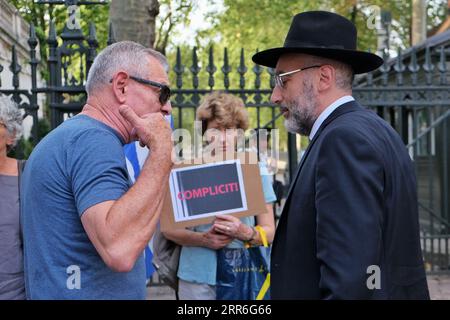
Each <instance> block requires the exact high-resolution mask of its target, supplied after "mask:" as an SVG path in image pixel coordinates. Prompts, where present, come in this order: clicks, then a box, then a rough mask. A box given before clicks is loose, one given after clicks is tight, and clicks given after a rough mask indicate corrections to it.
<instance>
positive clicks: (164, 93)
mask: <svg viewBox="0 0 450 320" xmlns="http://www.w3.org/2000/svg"><path fill="white" fill-rule="evenodd" d="M130 79H132V80H134V81H136V82H139V83H142V84H146V85H148V86H153V87H157V88H159V89H160V90H159V102H161V105H165V104H166V103H167V101H169V99H170V88H169V86H166V85H165V84H162V83H159V82H155V81H151V80H146V79H142V78H138V77H135V76H130Z"/></svg>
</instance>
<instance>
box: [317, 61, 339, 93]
mask: <svg viewBox="0 0 450 320" xmlns="http://www.w3.org/2000/svg"><path fill="white" fill-rule="evenodd" d="M335 82H336V70H335V69H334V68H333V67H332V66H330V65H324V66H322V67H320V69H319V86H318V89H319V91H324V90H328V89H329V88H330V87H331V86H332V85H333V83H335Z"/></svg>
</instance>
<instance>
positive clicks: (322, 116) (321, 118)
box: [309, 96, 355, 141]
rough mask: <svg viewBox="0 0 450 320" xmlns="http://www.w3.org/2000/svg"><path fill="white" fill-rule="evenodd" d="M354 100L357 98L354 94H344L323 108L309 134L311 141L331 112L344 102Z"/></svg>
mask: <svg viewBox="0 0 450 320" xmlns="http://www.w3.org/2000/svg"><path fill="white" fill-rule="evenodd" d="M354 100H355V99H354V98H353V97H352V96H343V97H341V98H339V99H337V100H336V101H335V102H333V103H332V104H330V105H329V106H328V107H327V108H326V109H325V110H323V111H322V113H321V114H320V116H319V117H318V118H317V119H316V121H315V122H314V124H313V126H312V129H311V133H310V134H309V140H310V141H311V140H312V139H313V138H314V136H315V135H316V133H317V131H318V130H319V128H320V126H321V125H322V123H323V122H324V121H325V120H326V119H327V118H328V116H329V115H330V114H332V113H333V111H334V110H336V109H337V108H339V107H340V106H342V105H343V104H345V103H347V102H350V101H354Z"/></svg>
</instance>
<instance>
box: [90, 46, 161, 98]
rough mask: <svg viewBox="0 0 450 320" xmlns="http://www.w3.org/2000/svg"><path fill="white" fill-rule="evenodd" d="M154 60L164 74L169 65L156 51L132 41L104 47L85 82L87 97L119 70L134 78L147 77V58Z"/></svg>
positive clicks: (148, 65)
mask: <svg viewBox="0 0 450 320" xmlns="http://www.w3.org/2000/svg"><path fill="white" fill-rule="evenodd" d="M149 56H152V57H154V58H156V59H157V60H158V61H159V62H160V63H161V64H162V65H163V67H164V69H165V70H166V72H167V71H168V70H169V64H168V62H167V59H166V57H165V56H163V55H162V54H161V53H159V52H158V51H155V50H153V49H150V48H146V47H144V46H143V45H141V44H139V43H136V42H133V41H120V42H116V43H114V44H111V45H110V46H108V47H106V48H105V49H103V51H101V52H100V53H99V54H98V55H97V57H96V58H95V60H94V63H93V64H92V66H91V68H90V70H89V74H88V77H87V80H86V92H87V94H88V96H89V95H90V94H92V93H93V92H94V91H95V90H97V89H99V88H101V87H103V86H104V85H107V84H108V83H109V82H110V81H111V79H112V78H113V76H114V73H116V72H117V71H119V70H124V71H126V72H127V73H129V74H130V75H133V76H135V77H141V78H145V77H147V76H148V72H149V70H150V71H151V66H150V63H149V60H148V57H149Z"/></svg>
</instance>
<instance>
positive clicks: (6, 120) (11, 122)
mask: <svg viewBox="0 0 450 320" xmlns="http://www.w3.org/2000/svg"><path fill="white" fill-rule="evenodd" d="M0 123H2V124H4V125H5V127H6V130H7V131H8V134H9V135H10V136H11V137H12V138H13V144H12V145H10V146H7V148H8V150H9V149H10V148H12V147H14V146H15V145H16V144H17V141H19V139H20V137H21V136H22V113H21V112H20V111H19V108H18V107H17V104H16V103H15V102H14V101H12V100H11V99H10V98H8V97H5V96H3V97H2V96H0Z"/></svg>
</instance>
